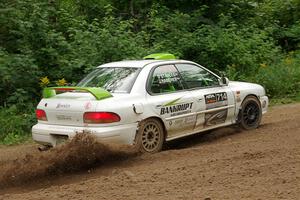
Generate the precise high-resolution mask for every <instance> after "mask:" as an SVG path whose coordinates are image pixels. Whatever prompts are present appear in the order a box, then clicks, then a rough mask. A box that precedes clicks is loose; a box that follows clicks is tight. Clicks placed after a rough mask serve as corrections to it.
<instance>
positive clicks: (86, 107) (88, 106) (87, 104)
mask: <svg viewBox="0 0 300 200" xmlns="http://www.w3.org/2000/svg"><path fill="white" fill-rule="evenodd" d="M91 107H92V103H91V102H87V103H86V104H85V105H84V109H86V110H89V109H91Z"/></svg>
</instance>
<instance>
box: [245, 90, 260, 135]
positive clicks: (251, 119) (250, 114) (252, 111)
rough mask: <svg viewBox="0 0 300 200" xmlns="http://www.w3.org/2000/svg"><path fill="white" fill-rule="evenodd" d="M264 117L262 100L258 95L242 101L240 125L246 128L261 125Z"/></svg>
mask: <svg viewBox="0 0 300 200" xmlns="http://www.w3.org/2000/svg"><path fill="white" fill-rule="evenodd" d="M261 117H262V110H261V106H260V102H259V101H258V99H257V98H256V97H253V96H249V97H247V98H246V99H245V100H244V101H243V103H242V109H241V111H240V126H241V127H242V128H244V129H246V130H250V129H255V128H257V127H258V126H259V124H260V122H261Z"/></svg>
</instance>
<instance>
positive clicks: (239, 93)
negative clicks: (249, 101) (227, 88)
mask: <svg viewBox="0 0 300 200" xmlns="http://www.w3.org/2000/svg"><path fill="white" fill-rule="evenodd" d="M240 95H241V92H240V91H236V102H241V101H242V100H241V96H240Z"/></svg>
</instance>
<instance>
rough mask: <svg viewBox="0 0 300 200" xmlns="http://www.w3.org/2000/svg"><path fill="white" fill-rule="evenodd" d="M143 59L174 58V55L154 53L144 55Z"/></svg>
mask: <svg viewBox="0 0 300 200" xmlns="http://www.w3.org/2000/svg"><path fill="white" fill-rule="evenodd" d="M144 59H146V60H150V59H153V60H174V59H176V57H175V56H174V55H173V54H171V53H154V54H150V55H148V56H145V57H144Z"/></svg>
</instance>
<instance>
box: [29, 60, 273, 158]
mask: <svg viewBox="0 0 300 200" xmlns="http://www.w3.org/2000/svg"><path fill="white" fill-rule="evenodd" d="M43 97H44V98H43V99H42V100H41V101H40V103H39V104H38V106H37V110H36V115H37V118H38V123H37V124H36V125H34V126H33V127H32V137H33V139H34V140H35V141H36V142H38V143H41V144H43V145H51V146H56V145H57V144H59V143H61V142H63V141H64V140H66V139H70V138H72V137H73V136H74V135H75V134H76V133H78V132H83V131H88V132H90V133H92V134H93V135H95V136H96V137H97V138H99V139H100V140H102V141H107V142H114V143H122V144H134V145H136V146H137V147H138V148H139V149H140V150H141V151H144V152H150V153H152V152H157V151H160V150H161V148H162V145H163V143H164V142H165V141H169V140H173V139H176V138H180V137H183V136H187V135H191V134H195V133H199V132H202V131H206V130H210V129H214V128H218V127H223V126H228V125H231V124H239V125H240V126H241V127H243V128H245V129H254V128H257V127H258V126H259V124H260V121H261V117H262V114H264V113H266V111H267V107H268V97H267V96H266V94H265V90H264V88H263V87H262V86H260V85H257V84H252V83H245V82H235V81H229V80H228V79H227V78H225V77H219V76H218V75H216V74H214V73H213V72H211V71H210V70H208V69H206V68H204V67H202V66H201V65H199V64H197V63H194V62H191V61H186V60H177V59H175V57H174V56H173V55H172V54H152V55H149V56H147V57H145V59H144V60H134V61H120V62H112V63H107V64H103V65H101V66H99V67H97V68H96V69H95V70H94V71H93V72H91V73H90V74H89V75H87V76H86V77H85V78H84V79H83V80H82V81H81V82H79V83H78V85H77V86H76V87H56V88H45V90H44V92H43Z"/></svg>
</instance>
